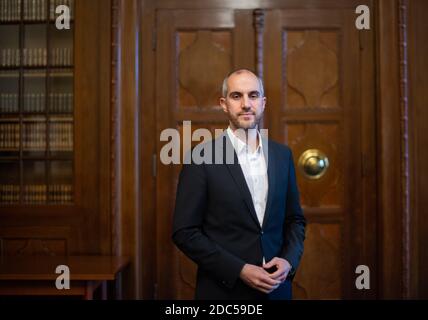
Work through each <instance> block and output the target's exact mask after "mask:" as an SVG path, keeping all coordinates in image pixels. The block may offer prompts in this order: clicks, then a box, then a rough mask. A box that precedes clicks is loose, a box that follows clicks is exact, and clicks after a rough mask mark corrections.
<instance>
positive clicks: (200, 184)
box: [172, 164, 245, 288]
mask: <svg viewBox="0 0 428 320" xmlns="http://www.w3.org/2000/svg"><path fill="white" fill-rule="evenodd" d="M206 206H207V178H206V174H205V168H204V165H196V164H188V165H183V168H182V170H181V172H180V177H179V182H178V187H177V197H176V204H175V212H174V221H173V235H172V239H173V241H174V243H175V244H176V246H177V247H178V248H179V249H180V250H181V251H182V252H183V253H184V254H186V255H187V256H188V257H189V258H190V259H192V260H193V261H194V262H195V263H196V264H198V266H199V267H200V268H202V269H203V270H205V271H206V272H208V273H210V274H211V275H213V276H214V277H215V278H216V279H217V280H219V281H220V282H221V283H222V284H223V285H225V286H226V287H229V288H232V287H233V286H234V285H235V282H236V280H237V279H238V278H239V274H240V272H241V269H242V268H243V266H244V264H245V262H244V261H242V260H241V259H239V258H238V257H236V256H234V255H233V254H231V253H230V252H228V251H226V250H224V249H223V248H222V247H220V246H219V245H218V244H217V243H215V242H214V241H213V240H211V239H209V238H208V237H207V236H206V235H205V234H204V233H203V230H202V224H203V220H204V214H205V212H206Z"/></svg>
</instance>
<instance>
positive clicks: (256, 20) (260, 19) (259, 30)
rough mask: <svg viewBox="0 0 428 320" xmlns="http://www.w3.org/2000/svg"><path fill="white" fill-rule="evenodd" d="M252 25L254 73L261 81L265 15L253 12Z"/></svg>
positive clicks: (262, 12) (258, 11)
mask: <svg viewBox="0 0 428 320" xmlns="http://www.w3.org/2000/svg"><path fill="white" fill-rule="evenodd" d="M253 25H254V30H255V31H256V43H255V45H256V46H255V47H256V72H257V75H258V76H259V77H260V78H261V79H263V32H264V27H265V13H264V11H263V10H262V9H255V10H254V11H253Z"/></svg>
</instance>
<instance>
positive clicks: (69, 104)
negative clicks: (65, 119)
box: [0, 93, 73, 113]
mask: <svg viewBox="0 0 428 320" xmlns="http://www.w3.org/2000/svg"><path fill="white" fill-rule="evenodd" d="M18 97H19V96H18V95H17V94H14V93H0V113H14V112H19V103H18V102H19V101H18ZM48 97H49V101H48V104H49V111H50V112H54V113H70V112H72V111H73V94H72V93H49V95H48ZM45 108H46V95H45V94H44V93H28V94H24V105H23V111H24V112H45Z"/></svg>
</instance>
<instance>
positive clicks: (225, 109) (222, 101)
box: [220, 97, 228, 113]
mask: <svg viewBox="0 0 428 320" xmlns="http://www.w3.org/2000/svg"><path fill="white" fill-rule="evenodd" d="M220 106H221V108H222V109H223V112H224V113H228V110H227V105H226V98H223V97H221V98H220Z"/></svg>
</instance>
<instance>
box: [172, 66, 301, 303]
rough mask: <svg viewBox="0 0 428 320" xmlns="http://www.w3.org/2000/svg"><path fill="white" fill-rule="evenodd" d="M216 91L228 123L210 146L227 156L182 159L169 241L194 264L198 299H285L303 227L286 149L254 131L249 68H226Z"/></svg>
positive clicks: (254, 83) (260, 105)
mask: <svg viewBox="0 0 428 320" xmlns="http://www.w3.org/2000/svg"><path fill="white" fill-rule="evenodd" d="M222 91H223V92H222V95H223V97H222V98H221V99H220V105H221V107H222V108H223V111H224V112H225V113H226V114H227V116H228V118H229V128H228V129H227V130H226V131H225V132H224V133H223V134H222V135H221V136H220V137H219V138H218V139H220V140H217V141H215V142H212V143H211V145H213V150H214V152H213V158H214V157H215V154H221V155H222V156H223V159H224V160H225V161H223V163H221V164H218V162H217V161H216V162H214V160H213V161H212V163H202V164H195V162H194V161H192V162H191V163H190V164H187V165H186V164H185V165H183V168H182V171H181V173H180V178H179V183H178V189H177V197H176V207H175V213H174V223H173V241H174V243H175V244H176V245H177V247H178V248H179V249H180V250H182V251H183V252H184V253H185V254H186V255H187V256H188V257H190V258H191V259H192V260H193V261H195V262H196V264H197V265H198V274H197V284H196V292H195V298H196V299H291V280H292V279H293V277H294V274H295V272H296V269H297V266H298V264H299V261H300V258H301V255H302V253H303V241H304V238H305V225H306V223H305V218H304V217H303V214H302V210H301V207H300V201H299V194H298V190H297V185H296V177H295V170H294V165H293V159H292V154H291V151H290V149H289V148H288V147H286V146H283V145H280V144H277V143H275V142H273V141H270V140H267V139H265V138H263V137H262V136H261V135H260V133H259V131H258V130H257V129H258V126H259V122H260V119H261V117H262V115H263V111H264V109H265V105H266V97H264V90H263V83H262V81H261V80H260V79H259V78H258V77H257V76H256V75H255V74H254V73H252V72H251V71H249V70H246V69H241V70H237V71H234V72H232V73H231V74H230V75H229V76H228V77H226V79H225V80H224V82H223V90H222ZM219 141H221V142H223V143H221V144H219V143H217V142H219ZM219 145H220V148H219V147H218V146H219ZM228 148H229V149H230V148H232V150H233V152H232V154H233V160H234V161H233V163H229V162H228V161H226V155H227V152H228V151H227V150H228ZM216 159H217V158H216ZM199 163H200V162H199Z"/></svg>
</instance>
